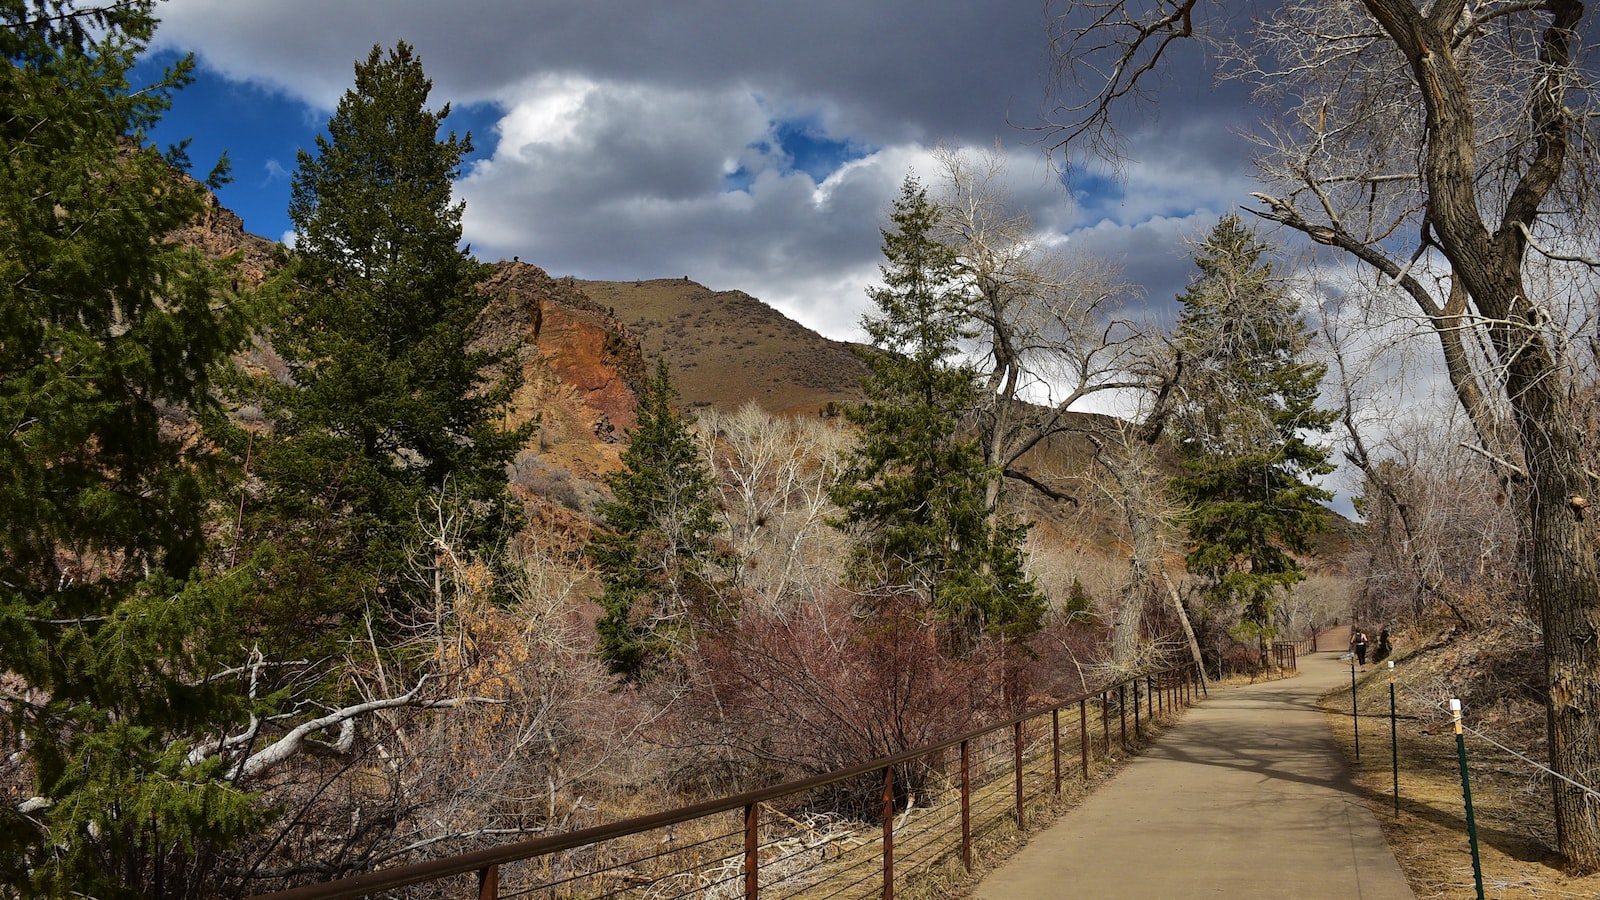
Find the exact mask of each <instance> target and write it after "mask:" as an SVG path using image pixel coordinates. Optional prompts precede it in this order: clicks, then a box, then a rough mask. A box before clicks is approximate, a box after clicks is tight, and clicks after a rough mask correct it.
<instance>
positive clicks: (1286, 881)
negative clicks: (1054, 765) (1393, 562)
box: [973, 633, 1414, 900]
mask: <svg viewBox="0 0 1600 900" xmlns="http://www.w3.org/2000/svg"><path fill="white" fill-rule="evenodd" d="M1341 637H1342V635H1340V634H1339V633H1334V634H1332V635H1330V636H1329V640H1326V641H1324V642H1323V644H1322V645H1323V646H1327V645H1328V644H1329V643H1336V642H1339V641H1340V639H1341ZM1341 649H1342V645H1341ZM1338 656H1339V652H1337V651H1336V652H1328V653H1317V654H1312V655H1310V656H1308V657H1305V658H1303V659H1301V661H1300V672H1301V674H1300V675H1299V676H1298V677H1296V678H1290V679H1285V680H1282V681H1273V682H1266V683H1262V684H1254V685H1249V686H1243V687H1236V688H1226V689H1221V690H1218V689H1213V691H1212V694H1211V697H1210V699H1208V700H1206V701H1204V702H1202V703H1201V704H1200V705H1198V706H1196V707H1195V708H1193V709H1191V710H1190V711H1189V712H1188V713H1186V714H1185V716H1184V718H1183V720H1182V721H1181V722H1180V723H1178V724H1177V725H1176V726H1174V727H1173V728H1172V729H1171V730H1170V731H1168V732H1167V733H1166V734H1164V735H1162V736H1161V738H1160V740H1158V741H1157V742H1156V744H1155V746H1153V747H1151V748H1150V749H1149V750H1148V751H1146V753H1145V754H1144V755H1143V756H1140V757H1139V758H1137V759H1135V760H1133V761H1132V762H1130V763H1129V764H1128V766H1127V768H1126V769H1124V770H1123V771H1122V773H1121V774H1119V775H1118V776H1117V777H1116V778H1115V779H1114V780H1113V781H1112V782H1111V783H1110V784H1107V785H1105V786H1104V787H1102V788H1101V789H1100V790H1098V791H1096V792H1095V793H1094V794H1093V795H1092V796H1090V797H1089V798H1088V799H1086V800H1085V801H1084V802H1083V804H1082V805H1081V806H1079V807H1078V808H1077V809H1075V810H1073V811H1072V812H1070V813H1068V814H1067V815H1066V816H1064V817H1063V818H1062V819H1061V820H1060V821H1059V822H1058V823H1057V824H1056V825H1055V826H1053V827H1051V828H1049V829H1047V830H1045V831H1044V832H1042V833H1041V834H1039V835H1038V836H1036V837H1035V838H1033V839H1032V840H1031V841H1030V842H1029V844H1028V846H1027V847H1025V848H1023V850H1022V851H1021V852H1019V853H1017V854H1016V855H1015V856H1013V857H1012V858H1011V859H1010V860H1008V861H1007V862H1006V863H1005V865H1003V866H1002V867H1001V868H999V869H997V870H996V871H994V872H992V873H990V874H989V875H988V876H987V877H985V878H984V880H983V881H982V882H981V883H980V884H979V885H978V887H977V889H976V890H975V891H974V892H973V896H975V897H979V898H985V900H1028V898H1042V897H1096V898H1140V900H1152V898H1189V897H1229V898H1239V897H1252V898H1259V897H1284V898H1324V897H1326V898H1338V900H1391V898H1393V900H1398V898H1406V900H1410V898H1412V897H1413V896H1414V895H1413V894H1412V892H1411V889H1410V888H1409V887H1408V886H1407V884H1406V879H1405V875H1404V874H1402V873H1401V871H1400V867H1399V866H1398V865H1397V864H1396V863H1395V859H1394V854H1393V853H1392V852H1391V851H1390V850H1389V847H1388V845H1387V844H1386V843H1384V838H1383V832H1382V831H1381V830H1380V829H1379V827H1378V824H1377V821H1376V820H1375V819H1374V818H1373V813H1372V811H1371V809H1370V808H1369V807H1368V805H1367V802H1366V800H1365V799H1364V797H1363V795H1362V794H1361V793H1360V791H1359V789H1358V788H1356V787H1355V786H1353V785H1352V784H1351V782H1350V779H1349V775H1348V771H1347V769H1346V767H1345V764H1344V760H1343V758H1342V757H1341V756H1340V754H1339V749H1338V747H1337V745H1336V744H1335V743H1334V739H1333V735H1332V733H1331V732H1330V731H1329V729H1328V725H1327V723H1326V722H1325V721H1324V719H1323V713H1322V712H1321V711H1320V710H1318V708H1317V698H1318V697H1319V696H1321V695H1323V694H1325V693H1327V692H1328V691H1329V690H1332V689H1336V688H1338V687H1339V686H1340V685H1341V684H1348V683H1349V679H1350V667H1349V665H1348V664H1347V663H1343V662H1339V661H1338Z"/></svg>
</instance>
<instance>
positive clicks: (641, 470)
mask: <svg viewBox="0 0 1600 900" xmlns="http://www.w3.org/2000/svg"><path fill="white" fill-rule="evenodd" d="M676 397H677V393H676V391H675V390H674V389H673V386H672V378H671V375H670V374H669V372H668V369H667V364H666V362H665V361H661V362H659V363H658V364H657V367H656V371H655V374H654V375H653V376H651V377H650V378H649V379H647V380H646V381H645V384H644V388H643V391H642V392H641V393H640V396H639V406H638V413H637V415H636V419H635V424H634V427H633V428H632V429H631V430H630V431H629V434H628V436H629V442H628V449H627V450H626V451H624V452H623V454H622V465H623V468H622V469H621V470H619V471H617V472H614V473H611V474H610V475H608V476H607V478H606V484H607V485H608V486H609V487H610V488H611V493H612V497H613V499H612V500H610V501H608V502H606V503H603V504H601V505H600V508H599V513H600V517H601V519H602V520H603V521H604V522H605V525H606V530H605V531H601V532H598V533H597V534H596V535H595V537H594V539H593V540H592V541H591V542H590V545H589V555H590V557H591V559H593V560H594V564H595V568H596V569H598V570H599V572H600V580H601V584H602V592H601V595H600V607H601V610H602V615H601V618H600V620H599V621H598V622H597V623H596V629H597V631H598V632H599V637H600V645H599V654H600V657H601V658H602V659H604V660H605V661H606V663H607V665H609V666H610V667H611V670H612V671H613V672H616V673H618V674H621V675H624V676H626V677H628V678H629V679H631V680H639V679H641V678H644V677H647V676H648V675H649V674H650V672H651V670H652V669H653V668H654V667H655V666H656V665H657V664H659V663H660V662H661V661H663V660H664V659H666V658H668V657H670V656H671V654H672V652H673V649H674V647H676V646H677V645H678V644H679V643H681V641H682V640H683V639H684V638H685V637H686V636H687V634H688V633H689V631H690V630H691V629H693V628H694V627H695V626H696V625H697V624H701V623H705V622H714V621H717V620H720V619H721V618H722V617H724V616H725V615H726V614H727V613H728V612H729V610H727V609H725V608H724V606H723V604H722V601H721V599H720V597H719V595H718V591H717V589H716V584H715V578H714V567H715V558H714V547H713V539H714V537H715V536H716V533H717V531H718V529H719V527H720V526H719V525H718V520H717V516H716V506H715V504H714V502H713V500H712V497H713V496H714V494H713V490H714V484H713V483H712V479H711V473H710V471H709V470H708V469H707V468H706V464H705V462H704V460H702V459H701V456H700V451H699V447H698V446H697V445H696V443H695V440H694V436H693V435H692V434H691V433H690V431H689V426H688V423H687V422H685V421H684V419H683V417H682V416H681V415H679V414H678V412H677V411H676V410H675V409H673V406H672V404H673V401H674V400H675V399H676Z"/></svg>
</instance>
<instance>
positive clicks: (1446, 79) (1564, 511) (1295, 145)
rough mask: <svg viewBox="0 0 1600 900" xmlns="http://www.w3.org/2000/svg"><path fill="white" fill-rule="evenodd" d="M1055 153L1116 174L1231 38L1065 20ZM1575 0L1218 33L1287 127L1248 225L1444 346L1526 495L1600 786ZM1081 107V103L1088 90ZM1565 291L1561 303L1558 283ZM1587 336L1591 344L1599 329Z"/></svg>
mask: <svg viewBox="0 0 1600 900" xmlns="http://www.w3.org/2000/svg"><path fill="white" fill-rule="evenodd" d="M1058 11H1059V12H1060V17H1059V18H1058V19H1056V21H1057V22H1058V23H1059V27H1058V28H1057V29H1056V30H1055V33H1054V35H1053V37H1054V38H1055V40H1056V44H1055V50H1056V53H1057V59H1058V60H1059V61H1060V64H1061V73H1062V78H1061V80H1060V82H1059V83H1060V85H1061V86H1062V87H1063V91H1064V92H1063V94H1062V96H1063V97H1064V98H1066V99H1064V100H1063V102H1062V103H1061V104H1060V106H1059V107H1058V110H1057V112H1058V115H1059V120H1058V122H1057V123H1056V130H1055V132H1054V134H1055V137H1056V138H1057V141H1058V143H1057V144H1056V149H1057V150H1058V151H1061V152H1063V153H1065V154H1071V153H1075V152H1079V151H1080V150H1083V149H1089V150H1093V151H1096V152H1103V153H1111V154H1114V153H1115V149H1116V141H1115V131H1114V128H1113V127H1112V126H1113V124H1114V119H1113V112H1114V111H1115V110H1116V108H1117V107H1118V106H1119V105H1120V104H1121V103H1122V102H1123V101H1124V100H1126V99H1128V98H1130V97H1135V96H1137V95H1138V94H1139V93H1140V92H1141V91H1142V90H1146V89H1150V88H1151V85H1152V83H1153V77H1154V75H1155V73H1158V72H1159V71H1160V69H1161V68H1162V65H1163V62H1164V61H1165V59H1166V58H1167V55H1168V54H1169V53H1170V52H1171V48H1172V47H1173V46H1174V45H1175V42H1179V41H1181V40H1183V39H1186V38H1190V37H1200V36H1203V32H1204V30H1205V28H1206V27H1207V26H1222V27H1226V26H1228V25H1229V24H1231V23H1229V22H1227V20H1226V19H1227V17H1226V14H1225V12H1226V6H1225V5H1224V4H1221V3H1217V2H1210V3H1204V2H1200V0H1181V2H1160V3H1154V4H1133V3H1127V2H1112V0H1106V2H1099V0H1096V2H1064V3H1062V4H1060V5H1059V7H1058ZM1588 20H1589V17H1588V16H1586V14H1585V10H1584V6H1583V4H1582V3H1581V2H1578V0H1541V2H1526V3H1525V2H1513V0H1440V2H1435V3H1431V4H1418V3H1415V2H1409V0H1362V2H1349V3H1328V2H1320V0H1288V2H1284V3H1282V4H1280V5H1278V6H1276V7H1275V8H1274V9H1273V10H1271V11H1270V12H1268V13H1267V14H1265V15H1263V16H1261V17H1259V18H1258V19H1257V20H1255V21H1254V22H1253V23H1252V25H1251V26H1250V30H1249V31H1248V33H1242V34H1234V35H1229V34H1226V33H1222V32H1221V31H1216V32H1213V33H1212V34H1210V35H1208V36H1209V37H1213V38H1216V39H1218V40H1220V41H1222V42H1223V45H1224V46H1225V47H1226V48H1227V50H1226V51H1225V53H1224V56H1225V57H1227V58H1229V59H1230V61H1231V62H1230V66H1229V69H1228V71H1229V72H1230V73H1231V74H1233V75H1236V76H1238V77H1241V78H1245V79H1248V80H1250V81H1251V82H1253V83H1254V84H1256V85H1257V86H1258V88H1259V90H1260V91H1261V99H1262V100H1263V102H1264V106H1265V107H1266V108H1274V107H1275V108H1277V109H1278V110H1280V112H1281V114H1280V115H1276V116H1273V117H1271V118H1270V119H1269V120H1268V121H1264V122H1263V123H1262V125H1261V127H1260V129H1259V130H1258V132H1257V135H1256V136H1257V139H1258V141H1259V143H1260V146H1261V154H1260V158H1259V162H1258V170H1259V173H1260V176H1261V177H1262V179H1263V181H1264V182H1265V185H1264V186H1265V188H1266V190H1265V191H1263V192H1262V193H1259V194H1256V195H1255V199H1256V200H1257V201H1259V204H1260V206H1259V208H1258V209H1256V210H1255V212H1256V214H1257V215H1260V216H1261V217H1263V218H1265V219H1269V220H1272V221H1275V222H1278V223H1280V224H1282V225H1284V226H1285V227H1287V228H1290V229H1292V230H1295V231H1298V232H1301V233H1303V234H1305V235H1306V236H1308V237H1309V238H1311V240H1313V241H1315V242H1317V243H1319V244H1323V245H1326V246H1329V247H1333V248H1336V250H1337V251H1339V252H1341V253H1343V254H1346V255H1347V256H1348V257H1349V258H1353V259H1354V260H1357V261H1359V263H1360V264H1361V265H1362V266H1364V267H1366V268H1367V270H1368V271H1370V272H1372V273H1374V275H1376V276H1377V277H1379V278H1381V279H1383V281H1384V282H1385V284H1386V286H1387V287H1388V288H1389V289H1390V290H1392V291H1398V292H1399V293H1400V294H1401V295H1402V296H1404V297H1405V298H1407V299H1408V300H1409V302H1410V303H1411V304H1412V306H1413V307H1414V309H1415V312H1416V314H1418V315H1420V316H1421V318H1422V320H1423V321H1424V322H1426V323H1427V325H1428V326H1429V328H1430V330H1431V333H1432V335H1433V336H1434V339H1436V340H1437V341H1438V344H1439V347H1440V352H1441V355H1442V361H1443V365H1444V368H1445V369H1446V371H1447V372H1448V375H1449V379H1450V384H1451V386H1452V388H1453V390H1454V393H1455V396H1456V398H1457V400H1458V402H1459V403H1460V405H1461V407H1462V409H1463V410H1464V411H1465V412H1466V414H1467V417H1468V419H1469V421H1470V422H1471V423H1472V426H1473V428H1474V431H1475V437H1476V442H1477V449H1478V451H1479V452H1480V454H1481V455H1482V456H1483V457H1484V458H1485V459H1486V460H1490V461H1492V465H1493V466H1494V467H1495V468H1496V469H1497V470H1498V471H1499V472H1500V473H1503V474H1505V475H1506V476H1507V477H1508V478H1509V479H1511V480H1512V482H1513V487H1514V491H1513V494H1514V500H1513V502H1514V503H1515V504H1516V508H1517V511H1518V518H1519V525H1520V528H1521V531H1522V539H1523V546H1524V548H1525V553H1524V559H1525V562H1524V566H1525V570H1526V573H1527V574H1526V577H1527V581H1528V584H1529V586H1530V589H1531V591H1532V594H1533V601H1534V604H1535V605H1536V606H1537V608H1538V610H1539V615H1540V619H1541V622H1542V628H1543V634H1544V641H1545V657H1546V676H1547V691H1546V706H1547V710H1548V715H1549V725H1550V762H1551V765H1552V767H1553V768H1554V769H1555V770H1556V771H1557V772H1560V773H1562V774H1563V775H1566V776H1568V777H1570V778H1573V779H1575V780H1576V781H1578V782H1579V783H1580V784H1589V785H1591V786H1594V785H1595V784H1596V781H1597V779H1596V775H1597V773H1600V640H1597V637H1600V543H1597V534H1596V531H1595V523H1594V518H1593V516H1592V515H1590V514H1588V513H1586V512H1585V510H1586V508H1587V506H1588V504H1589V503H1590V501H1591V499H1592V498H1593V496H1594V493H1595V489H1596V487H1597V481H1600V479H1597V478H1596V476H1595V475H1594V473H1593V469H1594V467H1593V464H1592V461H1591V458H1590V456H1591V449H1590V445H1589V442H1588V435H1587V434H1586V433H1585V430H1584V427H1583V426H1582V424H1581V423H1582V421H1583V419H1584V416H1583V415H1581V414H1580V411H1579V409H1577V408H1575V404H1577V403H1579V402H1582V398H1583V397H1585V396H1587V388H1588V386H1589V384H1588V383H1589V380H1590V379H1589V376H1588V375H1587V374H1586V373H1585V371H1584V369H1583V368H1582V367H1581V365H1580V364H1579V361H1578V359H1577V358H1576V356H1575V354H1573V353H1572V348H1573V347H1575V346H1577V347H1583V346H1585V343H1586V335H1585V334H1584V332H1583V331H1582V330H1579V329H1580V328H1582V327H1583V326H1585V324H1586V323H1588V324H1589V325H1590V326H1592V321H1593V318H1592V312H1593V310H1592V304H1593V302H1594V295H1595V291H1594V288H1595V284H1596V281H1597V279H1596V269H1597V268H1600V262H1597V261H1596V260H1595V259H1593V254H1592V252H1589V251H1586V250H1585V249H1584V248H1585V247H1592V246H1593V242H1594V235H1595V212H1596V206H1595V204H1594V201H1593V197H1594V189H1595V187H1596V186H1597V185H1596V184H1595V183H1594V178H1595V176H1596V173H1597V171H1600V170H1597V168H1596V167H1595V165H1594V159H1593V154H1594V147H1595V144H1594V142H1593V138H1594V134H1593V128H1594V123H1595V121H1596V117H1595V115H1594V113H1593V109H1592V106H1593V98H1594V93H1593V91H1594V73H1593V71H1592V70H1590V69H1589V68H1587V67H1586V66H1585V65H1584V64H1583V62H1582V61H1581V58H1580V55H1579V53H1580V49H1581V48H1580V45H1579V34H1580V32H1581V29H1582V28H1583V27H1584V26H1585V24H1586V22H1588ZM1075 78H1076V79H1080V81H1079V83H1081V84H1083V85H1086V86H1087V90H1086V91H1084V92H1083V93H1081V94H1069V93H1067V91H1069V90H1070V88H1071V87H1072V84H1073V80H1074V79H1075ZM1563 277H1564V278H1565V279H1567V280H1566V281H1565V282H1563V281H1562V280H1561V279H1562V278H1563ZM1588 330H1590V331H1592V327H1590V328H1589V329H1588ZM1552 783H1553V791H1554V805H1555V813H1556V821H1557V843H1558V845H1559V847H1558V849H1559V850H1560V852H1561V853H1562V854H1563V855H1564V856H1565V857H1566V858H1567V859H1568V860H1569V861H1570V862H1571V863H1572V864H1573V865H1574V866H1577V867H1580V868H1582V869H1585V870H1595V869H1600V800H1597V799H1596V796H1597V795H1595V794H1594V793H1592V792H1591V791H1587V790H1585V789H1584V788H1581V787H1578V786H1575V785H1573V784H1571V783H1568V782H1566V781H1563V780H1560V779H1553V780H1552Z"/></svg>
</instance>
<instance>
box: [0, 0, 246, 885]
mask: <svg viewBox="0 0 1600 900" xmlns="http://www.w3.org/2000/svg"><path fill="white" fill-rule="evenodd" d="M151 7H152V3H150V2H137V0H136V2H122V3H117V4H108V5H100V6H97V7H94V8H85V9H76V8H75V7H74V4H73V3H71V2H70V0H0V148H3V151H0V158H3V162H0V372H4V375H3V377H0V422H3V426H0V510H3V513H4V518H5V523H6V524H5V527H4V528H3V529H0V710H3V711H4V714H3V716H0V742H3V743H4V744H5V750H4V753H3V755H4V757H5V758H6V759H8V760H9V762H6V763H3V764H0V768H3V769H4V770H5V771H6V774H7V780H8V782H9V786H11V787H12V789H13V790H18V789H20V790H21V791H24V792H26V793H24V794H22V795H21V796H16V795H15V794H12V795H10V796H8V797H7V799H6V801H5V802H4V803H0V884H3V885H4V886H3V887H0V895H6V896H30V897H44V896H75V897H78V896H95V897H135V896H139V897H142V896H150V895H153V894H154V886H155V885H158V884H161V883H162V882H163V878H164V877H166V878H170V879H174V881H169V882H168V883H169V884H171V883H184V879H183V878H180V877H179V875H178V873H175V872H173V871H172V870H171V867H172V866H174V865H181V863H182V860H184V859H187V860H188V861H189V863H190V864H191V866H193V864H194V861H195V859H196V858H197V857H199V856H200V855H202V854H204V853H205V852H206V850H207V848H208V847H215V846H217V845H218V844H226V842H228V841H229V840H232V839H234V838H237V837H239V836H240V835H242V834H244V833H246V832H248V831H249V830H250V829H251V828H252V827H253V822H254V814H253V813H252V811H251V803H250V798H249V797H248V796H246V795H243V794H241V793H238V792H235V791H233V790H231V789H229V788H228V787H226V786H225V785H223V784H221V783H220V780H219V779H218V778H217V777H216V776H217V774H218V773H217V772H216V767H215V766H214V765H208V764H203V765H199V766H194V765H190V764H189V763H188V762H187V759H186V755H187V746H186V743H185V741H184V740H183V738H185V737H188V736H191V735H196V734H205V733H208V732H209V731H210V730H211V729H212V728H213V727H214V723H216V722H218V721H227V719H228V718H229V717H230V715H231V714H232V713H234V712H237V710H236V709H231V708H229V707H228V706H227V701H226V700H225V699H224V698H223V696H222V695H221V693H220V691H222V689H221V688H219V687H218V686H216V685H215V684H214V683H210V682H207V681H206V680H205V679H204V677H203V676H204V675H206V674H209V673H211V672H213V671H215V669H214V668H213V666H214V661H215V657H214V655H213V653H212V651H213V650H214V649H215V648H216V647H217V646H218V644H219V634H218V632H219V629H225V628H226V622H227V619H228V613H229V607H228V604H229V602H230V601H231V600H233V599H235V598H233V597H230V596H229V594H228V592H227V590H226V589H225V587H226V586H225V585H222V584H219V583H211V582H208V581H206V580H205V579H204V578H201V577H199V572H198V568H197V567H198V566H199V564H200V563H201V561H202V558H203V554H204V549H205V542H204V533H203V529H202V520H203V515H204V510H205V504H206V502H207V500H208V498H209V497H210V496H212V494H213V491H214V485H213V484H212V483H211V480H210V477H209V473H211V472H212V471H213V466H212V463H213V460H212V458H211V457H210V455H209V454H208V453H207V451H206V448H205V447H204V446H203V445H200V444H197V443H195V442H193V441H191V440H188V439H187V437H186V436H185V435H184V434H183V433H182V431H181V430H180V426H181V424H182V423H183V422H184V421H185V420H186V416H187V415H188V414H190V413H193V412H197V411H203V410H205V409H206V408H208V407H211V406H212V400H211V398H210V387H211V382H210V372H211V368H212V366H213V365H215V364H217V363H220V362H222V361H224V360H226V359H227V357H228V355H229V354H230V353H231V352H232V351H233V350H234V349H236V348H237V347H238V346H239V345H240V344H241V343H242V341H243V339H244V336H245V334H246V327H245V322H244V316H243V315H242V313H241V307H240V305H239V303H238V300H237V298H235V297H230V296H229V295H228V292H227V289H226V285H227V284H228V283H229V281H230V279H229V277H228V272H227V268H226V265H225V264H224V265H217V264H212V263H208V262H207V261H205V260H204V259H203V258H202V257H201V256H200V254H199V253H198V252H196V251H194V250H193V249H190V248H185V247H182V246H180V245H177V244H175V243H172V242H169V241H168V240H167V239H166V238H167V236H168V235H169V234H171V233H172V232H174V231H176V230H178V229H180V228H184V227H187V226H189V225H191V224H193V223H194V222H195V221H196V220H197V219H198V218H199V217H200V216H201V215H202V213H203V212H204V210H205V208H206V202H207V198H206V192H205V188H204V186H203V185H201V184H198V183H195V182H193V181H189V180H186V179H184V178H183V177H182V176H181V175H180V174H179V173H180V172H181V170H182V169H183V168H184V166H185V164H186V160H185V159H184V158H183V154H182V150H181V148H177V149H174V150H169V151H168V152H167V153H166V154H162V153H159V152H157V151H156V150H155V149H154V148H153V147H151V146H149V144H148V142H147V140H146V139H145V137H144V135H145V133H146V131H147V129H149V128H151V127H152V126H153V125H154V124H155V123H156V122H157V121H158V120H159V119H160V117H161V115H162V114H163V113H164V112H165V111H166V110H167V109H168V106H169V104H170V101H171V97H172V94H173V92H174V91H175V90H176V89H178V88H180V87H181V86H182V85H183V84H185V83H186V82H187V80H188V71H189V69H190V67H191V65H192V64H191V63H190V62H189V61H184V62H182V63H180V64H178V65H177V66H176V67H175V68H173V69H171V70H169V71H168V72H166V73H165V75H164V76H163V77H162V78H160V79H159V80H158V81H157V82H156V83H155V84H153V85H141V86H137V87H135V86H132V85H130V84H129V81H128V77H129V72H130V70H131V69H132V67H133V65H134V63H135V60H136V58H137V56H138V54H139V53H140V52H142V51H143V49H144V47H145V45H146V43H147V42H148V41H149V39H150V37H151V34H152V32H153V30H154V27H155V20H154V18H153V17H152V15H151ZM224 169H225V167H223V166H219V167H218V169H217V170H216V171H215V172H214V173H213V181H216V180H218V179H220V178H221V177H222V175H223V174H224ZM194 872H195V870H194V869H193V868H191V869H189V870H188V871H187V873H186V874H188V875H193V874H194ZM189 883H191V884H202V883H203V879H201V878H196V879H195V880H194V881H192V882H189Z"/></svg>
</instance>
